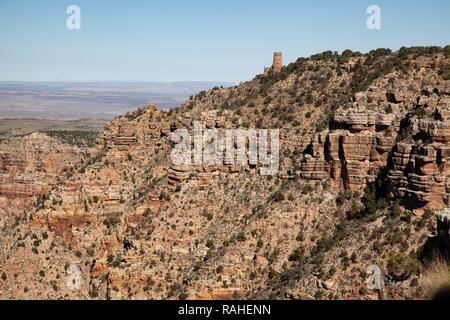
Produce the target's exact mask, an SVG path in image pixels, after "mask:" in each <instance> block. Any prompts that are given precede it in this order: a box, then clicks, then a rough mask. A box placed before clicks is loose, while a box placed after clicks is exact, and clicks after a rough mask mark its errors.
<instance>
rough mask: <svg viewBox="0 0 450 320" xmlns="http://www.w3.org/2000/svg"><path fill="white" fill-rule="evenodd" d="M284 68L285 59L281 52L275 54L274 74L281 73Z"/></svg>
mask: <svg viewBox="0 0 450 320" xmlns="http://www.w3.org/2000/svg"><path fill="white" fill-rule="evenodd" d="M282 67H283V58H282V56H281V52H275V53H274V54H273V65H272V72H273V73H277V72H280V71H281V68H282Z"/></svg>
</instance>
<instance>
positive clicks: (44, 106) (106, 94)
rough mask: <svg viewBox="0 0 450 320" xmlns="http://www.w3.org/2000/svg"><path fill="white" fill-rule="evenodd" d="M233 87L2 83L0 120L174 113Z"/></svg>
mask: <svg viewBox="0 0 450 320" xmlns="http://www.w3.org/2000/svg"><path fill="white" fill-rule="evenodd" d="M230 85H232V83H225V82H208V81H187V82H170V83H169V82H168V83H166V82H58V81H54V82H10V81H8V82H0V119H23V118H33V119H55V120H74V119H86V118H92V119H105V120H110V119H113V118H114V117H116V116H118V115H121V114H123V113H125V112H127V111H131V110H135V109H137V108H139V107H143V106H146V105H148V104H155V105H156V106H158V107H159V108H161V109H166V110H167V109H170V108H172V107H175V106H178V105H180V104H181V103H183V102H184V101H185V100H186V99H187V98H188V97H189V96H190V95H193V94H196V93H198V92H199V91H201V90H206V89H211V88H213V87H214V86H224V87H226V86H230Z"/></svg>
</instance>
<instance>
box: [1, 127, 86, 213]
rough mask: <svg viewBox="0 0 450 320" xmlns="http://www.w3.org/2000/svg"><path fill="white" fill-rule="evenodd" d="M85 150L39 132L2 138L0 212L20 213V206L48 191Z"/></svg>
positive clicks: (78, 160) (81, 156)
mask: <svg viewBox="0 0 450 320" xmlns="http://www.w3.org/2000/svg"><path fill="white" fill-rule="evenodd" d="M88 152H89V150H82V149H80V148H78V147H76V146H69V145H66V144H62V143H61V142H59V141H58V140H57V139H55V138H51V137H49V136H47V135H45V134H42V133H33V134H30V135H28V136H25V137H23V138H19V137H17V138H10V139H9V140H7V141H4V142H3V143H2V144H0V170H1V171H0V203H1V206H0V215H2V214H6V213H8V214H20V208H23V207H24V206H26V205H28V204H29V203H30V202H32V201H34V200H35V198H36V197H37V196H42V195H44V194H45V193H47V192H48V191H49V187H50V186H51V185H53V184H55V183H56V182H57V181H58V178H59V176H60V175H62V174H66V173H70V171H71V170H72V168H73V166H74V165H76V164H77V163H79V162H80V161H82V160H83V159H84V158H85V157H86V154H87V153H88ZM16 211H17V212H16Z"/></svg>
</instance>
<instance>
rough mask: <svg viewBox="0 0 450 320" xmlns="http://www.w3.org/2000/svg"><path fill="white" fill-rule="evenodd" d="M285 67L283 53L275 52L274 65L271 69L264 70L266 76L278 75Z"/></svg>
mask: <svg viewBox="0 0 450 320" xmlns="http://www.w3.org/2000/svg"><path fill="white" fill-rule="evenodd" d="M282 67H283V57H282V55H281V52H274V53H273V64H272V66H271V67H270V68H264V73H263V75H264V76H267V75H272V74H275V73H278V72H280V71H281V68H282Z"/></svg>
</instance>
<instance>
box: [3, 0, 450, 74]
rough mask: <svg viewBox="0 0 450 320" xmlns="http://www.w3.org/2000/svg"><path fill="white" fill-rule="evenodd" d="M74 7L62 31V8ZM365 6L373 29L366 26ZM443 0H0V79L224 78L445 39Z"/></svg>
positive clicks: (448, 36)
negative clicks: (74, 25) (373, 11)
mask: <svg viewBox="0 0 450 320" xmlns="http://www.w3.org/2000/svg"><path fill="white" fill-rule="evenodd" d="M70 5H77V6H79V8H80V10H81V20H80V21H81V29H79V30H69V29H68V28H67V26H66V20H67V19H68V18H69V16H70V14H67V13H66V10H67V7H69V6H70ZM369 5H377V6H379V7H380V12H381V16H380V17H381V29H380V30H369V29H368V28H367V26H366V20H367V18H368V17H369V15H370V14H367V13H366V9H367V7H368V6H369ZM449 16H450V1H448V0H436V1H415V0H409V1H405V0H395V1H394V0H388V1H381V0H371V1H364V0H347V1H346V0H342V1H336V0H314V1H301V0H295V1H283V0H273V1H264V0H258V1H251V0H249V1H245V0H240V1H234V0H227V1H214V0H209V1H195V0H183V1H169V0H168V1H151V0H145V1H140V0H128V1H117V0H109V1H105V0H70V1H66V0H53V1H51V0H40V1H36V0H0V81H49V80H50V81H54V80H65V81H68V80H71V81H164V82H171V81H230V82H240V81H246V80H249V79H251V78H253V77H254V76H255V75H256V74H259V73H262V71H263V67H264V66H270V65H271V64H272V58H273V52H274V51H281V52H283V63H284V64H288V63H290V62H294V61H295V60H296V59H297V58H298V57H307V56H310V55H311V54H315V53H318V52H322V51H325V50H332V51H339V52H341V51H343V50H345V49H347V48H349V49H352V50H354V51H356V50H358V51H361V52H367V51H370V50H371V49H376V48H380V47H384V48H391V49H393V50H397V49H398V48H400V47H402V46H416V45H438V46H445V45H448V44H450V19H449Z"/></svg>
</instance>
